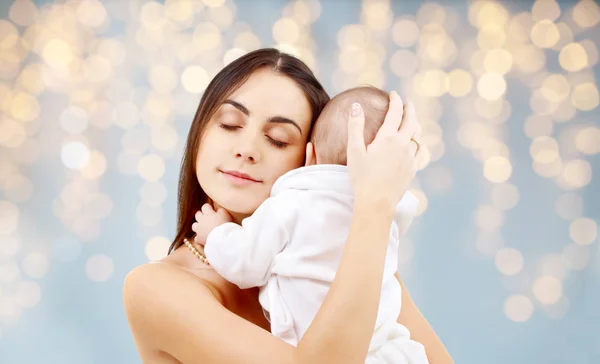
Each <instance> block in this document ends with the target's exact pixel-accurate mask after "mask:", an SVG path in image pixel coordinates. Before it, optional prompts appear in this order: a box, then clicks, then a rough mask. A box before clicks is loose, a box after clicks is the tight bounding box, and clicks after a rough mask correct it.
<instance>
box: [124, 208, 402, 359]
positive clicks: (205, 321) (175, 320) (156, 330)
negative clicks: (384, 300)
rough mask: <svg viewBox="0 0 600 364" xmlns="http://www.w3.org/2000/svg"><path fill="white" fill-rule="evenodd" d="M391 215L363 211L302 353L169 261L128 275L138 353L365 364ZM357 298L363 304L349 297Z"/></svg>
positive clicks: (127, 298) (130, 314)
mask: <svg viewBox="0 0 600 364" xmlns="http://www.w3.org/2000/svg"><path fill="white" fill-rule="evenodd" d="M392 214H393V211H391V210H390V211H389V213H387V214H383V213H382V210H375V209H374V208H371V207H370V206H368V205H364V206H357V213H356V215H355V216H356V219H355V222H354V223H353V224H352V231H351V232H350V235H349V238H348V243H347V248H346V251H345V253H344V255H345V257H344V258H343V260H342V265H341V266H340V269H339V271H338V274H337V276H336V279H335V281H334V284H333V285H332V287H331V290H330V293H328V295H327V297H326V300H325V302H324V304H323V306H322V307H321V309H320V310H319V312H318V314H317V316H316V317H315V319H314V320H313V322H312V323H311V325H310V327H309V328H308V330H307V332H306V334H305V335H304V336H303V337H302V339H301V340H300V342H299V344H298V347H297V348H296V347H293V346H291V345H289V344H287V343H285V342H284V341H282V340H280V339H278V338H277V337H275V336H273V335H271V333H269V332H267V331H265V330H263V329H261V328H259V327H258V326H255V325H253V324H252V323H250V322H248V321H246V320H244V319H242V318H240V317H238V316H237V315H235V314H233V313H232V312H230V311H228V310H227V309H226V308H225V307H223V304H222V303H221V302H219V297H217V296H216V295H215V293H214V291H213V290H211V289H210V287H209V286H207V285H205V284H203V283H202V282H201V281H199V280H198V278H197V277H196V276H193V275H192V274H190V273H188V272H186V271H184V270H182V269H181V268H179V267H176V266H174V265H170V264H147V265H143V266H140V267H138V268H136V269H134V270H133V271H132V272H131V273H130V274H129V275H128V276H127V278H126V280H125V286H124V292H123V296H124V303H125V311H126V313H127V318H128V320H129V324H130V327H131V330H132V332H133V336H134V338H135V341H136V343H137V345H138V349H140V352H143V351H144V348H145V347H152V348H160V351H162V352H164V353H168V354H169V355H171V356H173V357H175V358H176V359H177V360H179V361H180V362H182V363H184V364H188V363H207V364H209V363H215V364H217V363H232V364H233V363H245V364H254V363H256V364H264V363H278V364H279V363H281V364H288V363H289V364H300V363H302V364H304V363H344V364H346V363H360V364H362V363H364V361H365V356H366V354H367V352H368V347H369V343H370V341H371V336H372V334H373V328H374V326H375V320H376V317H377V309H378V304H379V294H380V291H381V281H382V276H383V266H384V262H385V248H386V244H387V239H388V230H389V226H390V223H391V219H392ZM365 242H369V243H368V244H365ZM358 293H360V296H361V299H348V297H356V296H357V294H358ZM349 317H351V319H349ZM349 343H352V344H349ZM142 360H144V362H147V358H144V357H142Z"/></svg>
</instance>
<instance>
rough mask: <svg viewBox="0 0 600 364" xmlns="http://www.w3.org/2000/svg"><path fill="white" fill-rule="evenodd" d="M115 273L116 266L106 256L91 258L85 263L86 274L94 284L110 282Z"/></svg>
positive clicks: (97, 255) (98, 255)
mask: <svg viewBox="0 0 600 364" xmlns="http://www.w3.org/2000/svg"><path fill="white" fill-rule="evenodd" d="M113 271H114V264H113V261H112V259H111V258H110V257H108V256H106V255H104V254H96V255H93V256H91V257H90V258H89V259H88V260H87V261H86V263H85V273H86V274H87V276H88V278H89V279H90V280H91V281H93V282H104V281H106V280H108V279H109V278H110V277H111V275H112V274H113Z"/></svg>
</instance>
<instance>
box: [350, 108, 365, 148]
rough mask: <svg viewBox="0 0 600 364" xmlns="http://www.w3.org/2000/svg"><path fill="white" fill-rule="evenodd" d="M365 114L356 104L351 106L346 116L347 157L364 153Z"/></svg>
mask: <svg viewBox="0 0 600 364" xmlns="http://www.w3.org/2000/svg"><path fill="white" fill-rule="evenodd" d="M364 135H365V113H364V112H363V109H362V106H360V104H359V103H358V102H355V103H353V104H352V106H351V109H350V115H349V116H348V153H347V154H348V157H349V158H351V155H352V154H353V153H364V152H365V150H366V146H365V136H364Z"/></svg>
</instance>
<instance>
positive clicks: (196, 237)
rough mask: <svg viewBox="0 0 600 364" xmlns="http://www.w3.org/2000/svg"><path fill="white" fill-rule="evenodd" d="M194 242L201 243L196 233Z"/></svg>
mask: <svg viewBox="0 0 600 364" xmlns="http://www.w3.org/2000/svg"><path fill="white" fill-rule="evenodd" d="M194 242H195V243H196V244H202V240H200V237H199V236H198V235H196V236H194Z"/></svg>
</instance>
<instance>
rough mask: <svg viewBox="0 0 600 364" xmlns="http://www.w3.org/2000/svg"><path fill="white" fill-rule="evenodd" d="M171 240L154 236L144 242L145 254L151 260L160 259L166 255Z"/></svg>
mask: <svg viewBox="0 0 600 364" xmlns="http://www.w3.org/2000/svg"><path fill="white" fill-rule="evenodd" d="M169 246H171V241H170V240H169V239H167V238H166V237H164V236H155V237H153V238H151V239H150V240H148V242H147V243H146V256H147V257H148V259H150V260H151V261H157V260H161V259H162V258H164V257H166V256H167V253H168V251H169Z"/></svg>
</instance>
